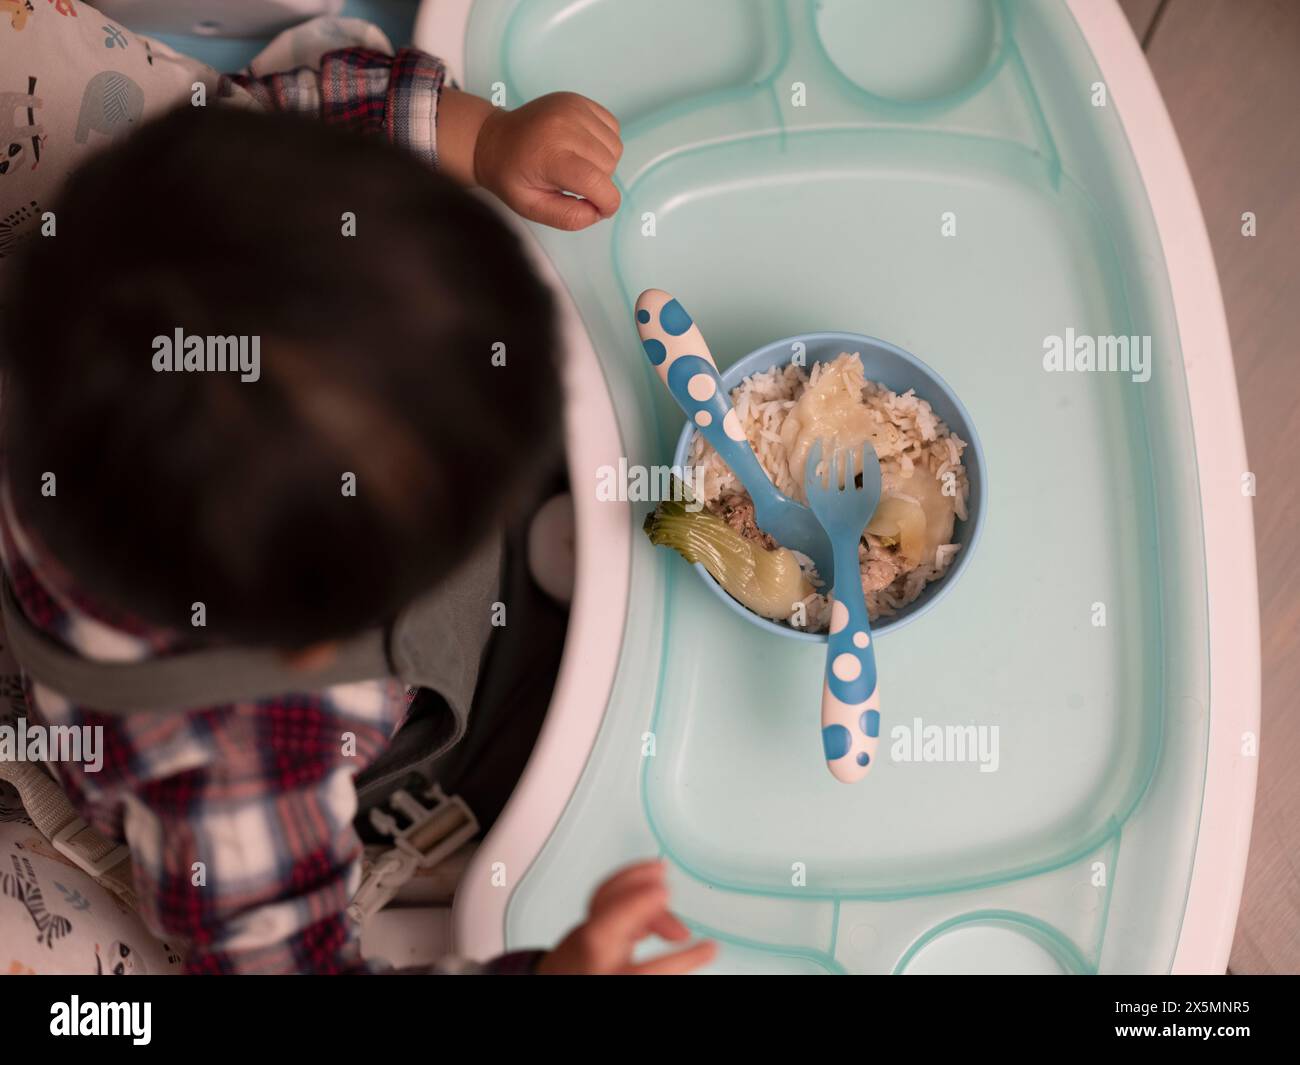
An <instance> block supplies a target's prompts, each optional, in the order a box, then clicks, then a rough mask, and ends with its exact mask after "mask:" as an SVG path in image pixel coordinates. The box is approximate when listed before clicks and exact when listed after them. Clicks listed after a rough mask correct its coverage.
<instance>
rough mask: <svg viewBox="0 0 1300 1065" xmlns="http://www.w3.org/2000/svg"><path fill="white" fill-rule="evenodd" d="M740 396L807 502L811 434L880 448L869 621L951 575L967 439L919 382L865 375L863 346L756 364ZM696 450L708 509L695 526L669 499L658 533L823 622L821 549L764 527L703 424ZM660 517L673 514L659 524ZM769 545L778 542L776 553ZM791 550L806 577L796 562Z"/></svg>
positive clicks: (738, 587) (798, 616)
mask: <svg viewBox="0 0 1300 1065" xmlns="http://www.w3.org/2000/svg"><path fill="white" fill-rule="evenodd" d="M731 400H732V405H733V406H734V407H735V410H736V414H737V416H738V417H739V419H740V424H741V426H742V427H743V428H744V430H745V435H746V437H747V438H748V440H749V443H750V446H751V447H752V448H753V450H754V454H755V455H756V456H757V458H758V461H759V464H760V465H761V466H762V467H763V469H764V470H765V471H766V472H767V474H768V476H769V477H770V478H771V479H772V483H773V484H775V485H776V487H777V489H778V490H780V491H781V492H783V493H784V494H785V495H787V496H789V497H790V498H791V499H795V500H798V501H799V502H801V503H806V502H807V500H806V497H805V495H804V491H803V482H804V469H805V466H806V464H807V460H808V454H809V451H810V450H811V448H812V445H813V443H814V442H816V441H817V440H819V439H820V440H822V441H824V445H823V449H824V450H823V454H827V455H828V454H830V453H831V452H833V451H834V450H835V449H836V448H851V449H853V448H858V447H860V446H861V445H862V444H863V443H864V442H868V441H869V442H870V443H871V445H872V446H873V447H874V449H875V451H876V456H877V458H879V460H880V471H881V499H880V505H879V506H878V507H877V509H876V513H875V514H874V515H873V516H872V519H871V521H870V522H869V523H868V524H867V527H866V529H865V530H864V532H863V535H862V539H861V542H860V543H859V545H858V558H859V562H860V565H861V577H862V589H863V592H864V594H865V596H866V601H867V612H868V614H869V615H870V617H871V620H872V621H876V620H877V619H880V618H887V617H891V616H893V615H894V614H896V613H898V612H899V611H900V610H902V609H903V608H904V607H906V606H907V605H908V604H909V603H912V602H913V601H915V600H916V599H917V598H918V597H919V596H920V595H921V593H922V591H924V589H925V587H926V586H927V585H928V584H930V583H932V582H934V581H938V580H941V579H942V578H943V576H944V574H945V573H947V571H948V569H949V567H950V566H951V565H952V561H953V559H954V557H955V556H956V554H957V552H958V551H959V550H960V548H961V545H960V544H958V543H955V542H954V540H953V530H954V526H955V523H956V521H957V520H958V519H962V520H965V519H966V517H967V510H966V503H967V499H968V497H969V494H970V486H969V484H968V482H967V476H966V469H965V467H964V465H963V463H962V453H963V451H964V450H965V449H966V446H967V444H966V441H964V440H962V439H961V438H960V437H958V436H956V435H955V434H954V433H952V432H951V431H950V430H949V428H948V426H947V425H945V424H944V422H943V421H942V420H941V419H940V418H939V417H938V416H937V415H936V414H935V413H934V411H933V409H932V408H931V407H930V404H929V403H927V402H926V401H925V400H924V399H921V398H919V397H918V396H916V395H915V393H914V392H913V391H912V390H909V391H907V392H905V393H903V394H901V395H900V394H898V393H896V392H893V391H891V390H890V389H888V388H886V387H885V386H883V385H881V384H879V383H877V382H874V381H869V380H867V378H866V374H865V372H864V370H863V366H862V360H861V358H860V356H859V354H858V353H856V352H853V353H849V352H845V353H842V354H840V355H839V356H838V357H837V358H835V359H834V360H833V361H830V362H820V363H814V364H813V366H812V369H811V372H807V371H805V370H804V369H803V368H802V367H800V366H797V365H794V364H792V363H791V364H786V365H783V366H775V367H773V368H772V369H770V370H767V371H765V372H763V373H756V374H753V375H752V376H750V377H747V378H745V380H744V381H742V382H741V383H740V385H739V386H738V387H736V388H735V389H733V390H732V393H731ZM690 460H691V465H692V466H695V467H702V468H703V478H702V480H701V481H700V482H698V483H697V490H698V491H699V492H700V494H701V495H702V497H703V502H704V505H705V510H703V511H701V512H699V513H698V514H697V515H694V516H693V517H695V518H697V519H699V520H698V521H696V522H695V523H694V524H693V525H691V526H689V535H688V528H687V527H684V526H682V524H681V522H683V521H689V519H690V518H691V517H692V515H690V514H689V513H688V512H686V511H685V510H684V508H680V507H679V509H681V510H682V513H681V514H680V515H677V514H669V513H667V512H666V511H665V508H664V507H663V506H661V507H660V509H659V510H658V511H656V513H655V514H654V515H652V516H651V518H650V519H649V520H647V522H646V531H647V533H649V534H650V536H651V539H652V540H653V541H655V542H656V543H662V544H665V545H666V546H671V547H675V548H676V549H677V550H679V551H680V552H681V553H682V554H683V555H684V556H685V557H686V558H687V559H688V560H690V561H692V562H702V563H703V564H704V566H705V568H706V569H708V571H709V572H710V573H711V574H712V575H713V577H714V579H715V580H717V581H718V583H719V584H721V585H722V587H723V588H724V589H726V590H727V591H728V592H729V593H730V594H731V595H732V596H733V597H735V598H736V599H738V600H739V601H740V602H741V603H742V604H744V605H745V606H747V607H749V609H751V610H753V611H754V612H755V613H759V614H761V615H762V616H764V617H768V618H771V619H773V620H779V621H783V622H785V623H786V624H789V625H791V626H792V627H795V628H800V629H803V630H805V631H808V632H824V631H825V630H826V629H827V627H828V625H829V623H830V614H831V609H830V599H829V596H828V594H827V593H828V592H829V591H830V589H829V588H827V587H826V586H825V582H824V581H822V580H821V578H820V575H819V574H818V573H817V571H816V569H815V568H814V566H813V564H812V560H811V559H809V558H807V557H806V556H804V555H801V554H799V553H798V552H794V551H791V550H789V549H788V548H785V547H783V546H782V545H780V544H777V543H776V542H775V541H774V540H773V539H772V538H771V537H770V536H768V535H767V534H766V533H765V532H763V531H762V530H761V529H760V528H759V527H758V525H757V524H756V523H755V520H754V504H753V502H752V501H751V499H750V497H749V493H748V492H746V491H745V488H744V486H743V485H742V484H741V483H740V481H739V480H738V479H737V477H736V476H735V474H733V473H732V472H731V469H730V467H728V466H727V464H726V463H725V462H723V460H722V459H721V457H720V456H719V455H718V453H717V452H716V451H715V450H714V449H713V447H712V446H711V445H710V444H709V443H708V442H707V441H706V440H704V438H703V437H702V436H700V435H699V434H696V436H695V438H694V440H693V441H692V444H691V451H690ZM823 465H824V464H823ZM656 519H660V520H662V521H665V522H666V524H665V525H663V526H661V527H655V521H656ZM708 519H711V520H708ZM718 523H721V524H723V525H725V526H726V527H727V528H729V529H730V531H731V534H732V535H730V536H728V535H726V534H725V532H724V531H723V530H721V529H720V528H719V526H718ZM738 545H745V546H744V547H743V548H742V547H741V546H738ZM770 553H776V554H775V555H774V556H773V557H772V559H771V560H769V557H768V556H769V554H770ZM792 561H793V562H796V563H797V565H798V568H799V576H800V577H801V578H802V580H803V583H802V584H801V583H799V582H798V581H797V580H796V579H795V577H794V576H793V575H792V574H791V572H790V567H791V563H792ZM768 570H770V571H771V572H772V574H773V575H774V576H773V577H772V578H770V581H771V583H770V585H769V584H768V583H766V582H767V581H768V578H767V577H765V575H764V574H765V572H766V571H768ZM792 593H802V594H794V595H792ZM754 604H758V605H754Z"/></svg>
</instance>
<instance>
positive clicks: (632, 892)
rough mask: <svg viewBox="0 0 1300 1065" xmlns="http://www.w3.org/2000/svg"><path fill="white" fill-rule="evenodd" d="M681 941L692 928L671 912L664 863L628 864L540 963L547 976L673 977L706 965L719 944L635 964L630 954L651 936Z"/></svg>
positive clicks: (692, 947)
mask: <svg viewBox="0 0 1300 1065" xmlns="http://www.w3.org/2000/svg"><path fill="white" fill-rule="evenodd" d="M652 934H653V935H657V936H659V937H660V938H661V939H668V940H672V941H673V942H675V943H680V942H682V941H683V940H687V939H690V938H691V933H690V930H689V929H687V927H686V926H685V925H684V924H682V922H681V921H680V920H678V919H677V918H676V917H675V916H673V914H672V913H671V912H670V911H669V909H668V889H667V888H666V887H665V886H664V865H663V862H660V861H650V862H639V863H637V864H636V865H629V866H628V867H627V868H626V869H623V870H620V871H619V872H617V873H615V874H614V875H613V876H612V877H610V878H609V879H608V880H606V881H605V882H604V883H603V884H601V885H600V887H598V888H597V889H596V893H595V894H594V895H593V896H592V897H591V905H590V907H589V908H588V910H587V921H586V923H585V924H581V925H579V926H578V927H577V928H575V929H574V930H573V931H572V932H570V933H569V934H568V935H567V936H565V938H564V941H563V942H562V943H560V945H559V946H558V947H556V948H555V949H554V950H552V951H551V952H550V953H549V954H545V955H543V957H542V960H541V961H539V962H538V963H537V971H538V972H539V973H541V974H543V975H548V976H550V975H560V974H567V975H585V976H606V975H617V974H630V975H641V976H650V975H671V974H678V973H688V972H690V971H691V970H692V969H698V968H699V967H700V966H701V965H707V964H708V963H709V962H711V961H712V960H713V957H714V955H715V954H716V953H717V950H718V945H717V944H716V943H714V942H712V941H711V940H707V939H706V940H701V941H700V942H698V943H693V944H691V945H690V946H689V947H684V948H682V949H681V950H677V951H673V952H671V953H668V954H661V955H659V956H658V957H657V958H651V959H650V960H649V961H643V962H640V963H634V962H633V961H632V951H633V948H635V947H636V945H637V943H639V942H640V941H641V940H642V939H644V938H645V937H646V936H648V935H652Z"/></svg>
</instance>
